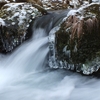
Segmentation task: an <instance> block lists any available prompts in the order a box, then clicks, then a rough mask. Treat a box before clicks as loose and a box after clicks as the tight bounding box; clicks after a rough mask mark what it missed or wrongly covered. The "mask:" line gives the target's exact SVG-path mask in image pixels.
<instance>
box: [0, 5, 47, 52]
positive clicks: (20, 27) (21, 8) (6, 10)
mask: <svg viewBox="0 0 100 100" xmlns="http://www.w3.org/2000/svg"><path fill="white" fill-rule="evenodd" d="M46 13H47V12H46V11H45V10H44V9H43V8H42V7H40V6H38V5H32V4H30V3H8V4H5V5H4V6H3V7H2V8H1V10H0V18H1V19H2V20H3V21H4V22H5V26H3V27H2V26H1V35H2V38H3V39H0V40H3V41H0V42H1V44H2V48H3V50H4V51H6V52H8V51H11V50H12V48H15V47H16V46H17V45H19V44H21V43H22V42H23V41H24V40H25V38H26V37H25V36H26V34H28V32H27V30H28V28H29V26H30V23H31V22H32V20H34V19H35V18H37V17H39V16H42V15H43V14H46ZM27 36H28V35H27ZM0 38H1V37H0ZM27 38H28V37H27Z"/></svg>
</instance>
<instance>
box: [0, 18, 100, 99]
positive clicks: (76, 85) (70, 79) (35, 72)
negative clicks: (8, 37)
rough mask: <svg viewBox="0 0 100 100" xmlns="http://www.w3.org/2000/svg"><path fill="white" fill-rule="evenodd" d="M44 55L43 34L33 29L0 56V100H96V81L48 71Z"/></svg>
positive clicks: (41, 29) (45, 47) (56, 71)
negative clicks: (10, 52)
mask: <svg viewBox="0 0 100 100" xmlns="http://www.w3.org/2000/svg"><path fill="white" fill-rule="evenodd" d="M47 20H48V19H47ZM49 26H50V25H49ZM44 27H45V26H44ZM49 28H50V27H48V30H49ZM48 52H49V47H48V35H47V31H46V30H45V29H44V28H36V29H35V30H34V35H33V38H32V39H31V40H29V41H27V42H26V43H24V44H23V45H21V46H20V47H19V48H18V49H17V50H16V51H14V52H13V53H12V54H11V55H7V56H4V55H0V100H100V95H99V93H100V86H99V85H100V80H99V79H95V78H92V77H88V78H87V77H85V76H81V75H78V74H76V73H73V72H69V71H66V70H63V69H57V70H51V69H50V68H49V67H48Z"/></svg>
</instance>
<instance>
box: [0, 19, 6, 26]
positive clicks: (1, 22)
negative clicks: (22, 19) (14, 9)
mask: <svg viewBox="0 0 100 100" xmlns="http://www.w3.org/2000/svg"><path fill="white" fill-rule="evenodd" d="M1 25H2V26H5V22H4V20H3V19H2V18H0V26H1Z"/></svg>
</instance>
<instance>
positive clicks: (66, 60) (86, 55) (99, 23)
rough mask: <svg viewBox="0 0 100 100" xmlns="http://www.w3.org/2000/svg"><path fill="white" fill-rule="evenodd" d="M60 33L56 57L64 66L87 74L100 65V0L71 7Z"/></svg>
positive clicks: (57, 40)
mask: <svg viewBox="0 0 100 100" xmlns="http://www.w3.org/2000/svg"><path fill="white" fill-rule="evenodd" d="M59 26H60V28H59V30H58V31H56V32H55V34H56V39H55V40H56V43H55V45H56V46H55V47H56V48H55V49H56V51H57V52H56V55H55V56H56V57H55V58H57V63H58V65H61V68H62V67H63V68H66V69H70V70H76V71H77V72H82V73H83V74H85V75H89V74H92V73H93V72H97V71H98V69H100V4H99V3H91V4H88V5H86V6H84V7H83V6H82V7H80V8H79V9H76V10H70V11H69V13H68V15H66V17H65V18H64V20H63V21H62V23H61V24H60V25H59Z"/></svg>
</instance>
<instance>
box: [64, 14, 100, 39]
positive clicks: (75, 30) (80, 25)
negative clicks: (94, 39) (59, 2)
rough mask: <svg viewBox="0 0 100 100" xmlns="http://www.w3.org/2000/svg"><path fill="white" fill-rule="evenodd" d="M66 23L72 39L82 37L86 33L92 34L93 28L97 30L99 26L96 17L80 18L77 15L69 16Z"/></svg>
mask: <svg viewBox="0 0 100 100" xmlns="http://www.w3.org/2000/svg"><path fill="white" fill-rule="evenodd" d="M65 24H66V26H65V29H67V28H70V33H71V38H70V40H73V39H75V38H77V39H80V38H81V37H82V36H83V35H84V34H88V33H90V34H92V33H93V30H97V29H98V28H99V21H98V19H97V18H96V17H94V18H88V19H84V18H83V19H80V18H79V17H77V16H76V15H72V16H69V17H68V19H67V20H66V22H65ZM84 27H85V28H84Z"/></svg>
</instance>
